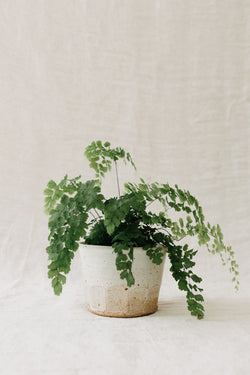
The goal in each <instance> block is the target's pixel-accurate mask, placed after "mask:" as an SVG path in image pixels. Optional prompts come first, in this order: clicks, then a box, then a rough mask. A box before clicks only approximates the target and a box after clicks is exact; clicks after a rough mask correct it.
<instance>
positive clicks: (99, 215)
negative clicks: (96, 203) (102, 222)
mask: <svg viewBox="0 0 250 375" xmlns="http://www.w3.org/2000/svg"><path fill="white" fill-rule="evenodd" d="M94 211H95V213H96V215H97V216H98V217H99V219H101V216H100V215H99V213H98V212H97V211H96V209H95V208H94Z"/></svg>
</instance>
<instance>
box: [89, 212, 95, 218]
mask: <svg viewBox="0 0 250 375" xmlns="http://www.w3.org/2000/svg"><path fill="white" fill-rule="evenodd" d="M89 213H90V215H91V216H93V218H94V220H96V217H95V215H94V214H93V213H92V212H91V211H89Z"/></svg>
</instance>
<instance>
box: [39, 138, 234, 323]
mask: <svg viewBox="0 0 250 375" xmlns="http://www.w3.org/2000/svg"><path fill="white" fill-rule="evenodd" d="M85 156H86V157H87V159H88V160H89V162H90V167H91V168H93V169H94V171H95V177H96V179H94V180H88V181H86V182H85V183H83V182H81V176H78V177H76V178H73V179H69V178H68V176H67V175H66V176H65V177H64V178H63V179H62V181H61V182H59V184H57V183H56V182H55V181H53V180H51V181H49V182H48V184H47V188H46V189H45V190H44V194H45V196H46V197H45V212H46V213H47V214H48V215H49V230H50V234H49V237H48V239H49V242H50V243H49V246H48V247H47V253H48V257H49V260H50V264H49V266H48V268H49V271H48V277H49V278H51V279H52V287H53V289H54V292H55V294H57V295H59V294H60V293H61V292H62V285H63V284H65V282H66V276H65V275H66V274H67V273H68V272H69V271H70V266H71V260H72V259H73V258H74V254H75V252H76V251H77V249H78V247H79V242H80V241H84V242H85V243H86V244H94V245H106V246H112V247H113V248H114V253H115V258H114V263H115V266H116V269H117V271H118V272H119V273H120V278H121V279H125V280H126V282H127V285H128V287H130V286H132V285H134V284H135V280H134V276H133V249H134V247H142V248H143V249H144V251H145V253H146V255H147V256H148V257H149V258H150V259H151V261H152V262H153V263H155V264H157V265H159V264H161V262H162V259H163V256H164V253H165V252H166V253H167V255H168V257H169V260H170V264H171V268H170V271H171V273H172V275H173V277H174V279H175V280H176V281H177V283H178V287H179V289H180V290H183V291H184V292H185V293H186V299H187V306H188V309H189V311H190V312H191V314H192V315H195V316H197V317H198V318H202V317H203V316H204V307H203V304H202V302H203V296H202V294H201V293H202V291H203V289H202V288H201V287H199V286H198V285H200V283H201V281H202V279H201V277H199V276H197V275H196V274H195V273H194V272H193V269H194V266H195V261H194V257H195V255H196V253H197V250H195V249H193V248H190V247H189V245H188V243H186V241H185V239H186V238H187V237H190V236H191V237H196V238H197V240H198V245H199V246H201V245H205V246H206V247H207V249H208V251H209V252H211V253H212V254H216V253H217V254H219V255H220V257H221V259H222V263H223V265H225V264H229V267H230V268H229V269H230V272H232V273H233V278H232V281H233V282H234V283H235V288H236V289H238V285H239V281H238V278H237V276H238V274H239V273H238V268H239V266H238V264H237V263H236V261H235V259H234V252H233V251H232V249H231V247H230V246H226V245H225V244H224V241H223V234H222V231H221V228H220V226H219V225H211V224H210V223H209V222H206V221H205V217H204V214H203V210H202V207H201V206H200V204H199V202H198V200H197V199H196V198H195V197H194V196H193V195H191V194H190V192H189V191H188V190H183V189H180V188H179V187H178V186H177V185H174V186H170V185H169V184H168V183H165V184H159V183H158V182H155V183H152V184H148V183H146V182H145V181H144V180H143V179H140V182H139V183H138V184H135V183H126V184H125V185H124V192H123V193H122V195H121V192H120V184H119V178H118V173H117V161H118V160H119V159H121V160H122V161H123V162H124V163H125V164H126V163H130V164H131V165H132V166H133V167H134V168H135V164H134V162H133V160H132V158H131V156H130V154H129V153H127V152H125V151H124V150H123V149H122V148H120V147H117V148H114V149H112V148H111V147H110V143H109V142H105V143H104V144H103V143H102V142H101V141H97V142H92V143H91V145H89V146H88V147H87V148H86V150H85ZM112 165H114V166H115V169H116V177H117V187H118V196H117V197H112V198H108V199H106V198H105V197H104V196H103V195H102V194H101V184H102V179H103V178H104V177H105V174H106V173H107V172H108V171H110V170H111V167H112ZM155 201H158V202H159V203H160V204H161V205H162V211H160V212H158V213H155V212H152V211H151V210H150V208H151V207H149V206H150V205H151V204H152V203H153V202H155ZM170 209H173V210H174V211H175V212H176V215H175V217H177V218H176V219H172V218H171V217H170V212H169V211H170Z"/></svg>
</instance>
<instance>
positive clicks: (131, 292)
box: [79, 244, 165, 317]
mask: <svg viewBox="0 0 250 375" xmlns="http://www.w3.org/2000/svg"><path fill="white" fill-rule="evenodd" d="M79 250H80V255H81V260H82V269H83V278H84V287H85V302H86V307H87V309H88V310H89V311H91V312H93V313H95V314H98V315H104V316H114V317H134V316H141V315H147V314H151V313H153V312H155V311H156V310H157V307H158V297H159V291H160V286H161V281H162V273H163V267H164V262H165V255H164V257H163V262H162V263H161V264H160V265H156V264H153V263H152V261H151V260H150V259H149V257H148V256H147V255H146V251H145V250H143V249H142V248H140V247H137V248H134V261H133V265H132V272H133V275H134V278H135V285H133V286H132V287H127V282H126V280H121V279H120V275H119V272H118V271H117V270H116V265H115V259H116V254H115V253H113V250H114V249H113V248H112V247H111V246H96V245H84V244H80V248H79Z"/></svg>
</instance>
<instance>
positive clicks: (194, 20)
mask: <svg viewBox="0 0 250 375" xmlns="http://www.w3.org/2000/svg"><path fill="white" fill-rule="evenodd" d="M0 114H1V127H0V150H1V158H0V169H1V173H0V189H1V211H0V213H1V215H0V239H1V242H0V280H1V282H0V303H1V310H0V315H1V323H2V327H1V338H2V339H1V342H0V348H1V353H0V369H1V370H2V371H1V373H2V374H11V375H14V374H17V373H18V374H26V375H29V374H35V373H36V374H53V375H54V374H56V375H57V374H59V373H60V374H64V373H65V374H66V373H67V374H70V375H71V374H83V373H84V374H85V373H86V374H90V373H93V374H95V373H96V374H102V373H103V374H106V373H109V374H115V373H116V372H117V369H119V371H120V374H123V373H124V374H125V373H127V372H130V373H132V374H140V373H142V371H144V373H145V374H147V373H152V371H155V372H156V373H158V372H159V373H160V372H161V371H165V370H166V369H167V368H169V369H171V370H172V371H174V372H173V373H175V374H177V373H179V372H178V371H180V373H181V374H185V373H189V372H188V371H189V370H190V371H191V370H192V373H195V371H197V372H200V371H202V372H203V373H206V371H208V372H207V373H212V372H209V371H213V373H216V371H218V373H223V371H225V373H227V374H231V373H232V374H234V373H236V371H238V372H237V373H238V374H246V373H249V372H247V371H248V370H249V369H248V370H247V366H248V363H249V361H248V359H249V358H248V354H247V351H246V348H247V346H249V326H247V324H246V323H247V322H248V323H249V318H248V316H249V313H250V305H249V291H248V289H249V281H250V278H249V266H250V262H249V246H250V224H249V222H250V117H249V116H250V1H249V0H221V1H215V0H207V1H197V0H196V1H194V0H185V1H181V0H126V1H125V0H99V1H98V0H74V1H73V0H72V1H66V0H37V1H32V0H11V1H4V0H1V1H0ZM97 139H101V140H109V141H110V142H111V144H112V145H113V146H118V145H119V146H122V147H124V148H125V149H126V150H127V151H129V152H130V153H131V154H132V156H133V158H134V161H135V163H136V165H137V169H138V172H137V173H136V172H134V171H133V170H132V169H131V168H130V167H126V168H123V166H122V165H120V166H119V174H120V180H121V182H122V183H124V182H125V181H129V180H131V181H136V180H138V178H139V177H143V178H144V179H145V180H147V181H149V182H153V181H159V182H169V183H170V184H175V183H177V184H178V185H179V186H180V187H183V188H185V189H189V190H190V191H191V192H192V193H193V194H194V195H195V196H197V198H198V199H199V201H200V203H201V205H202V206H203V207H204V213H205V216H206V219H208V220H209V221H211V222H212V223H217V222H218V223H220V224H221V227H222V230H223V232H224V235H225V242H226V243H228V244H232V247H233V249H234V250H235V252H236V257H237V260H238V262H239V263H240V272H241V276H240V281H241V289H240V292H239V293H238V295H235V293H234V292H233V286H232V285H231V281H230V278H231V277H230V275H229V272H228V269H224V268H223V267H222V266H221V265H220V264H219V259H218V258H216V256H215V257H212V256H211V255H208V254H207V251H206V249H205V248H204V249H202V251H201V253H200V254H199V255H198V258H197V260H198V261H199V262H200V266H198V269H199V271H200V274H201V276H202V277H203V278H204V288H205V289H206V292H205V293H206V297H207V300H206V301H207V302H206V303H207V305H206V306H207V321H206V320H204V321H203V322H197V321H196V320H194V319H193V318H191V317H189V313H188V312H187V311H186V308H185V297H184V295H183V294H182V293H181V292H179V291H178V289H177V287H176V286H175V284H174V282H172V281H171V279H170V276H169V274H168V273H167V269H168V266H169V265H168V264H166V272H165V277H164V280H163V287H162V297H161V302H160V309H159V312H158V313H157V314H155V315H154V316H152V317H147V318H139V319H136V320H119V319H118V320H114V319H113V320H112V319H111V320H109V319H108V320H105V318H100V319H99V317H95V316H92V315H91V314H90V313H87V312H86V311H85V310H84V307H83V304H84V297H83V294H82V279H81V278H82V276H81V272H80V260H79V254H76V257H75V259H74V261H73V264H72V272H71V274H70V275H69V276H68V280H67V284H66V285H65V288H64V292H63V295H62V296H61V297H59V298H58V297H56V296H54V295H53V293H52V289H51V286H50V282H49V281H48V280H47V269H46V267H47V254H46V252H45V248H46V246H47V236H48V230H47V217H46V216H45V215H44V213H43V190H44V188H45V185H46V183H47V182H48V180H49V179H51V178H53V179H55V180H56V181H59V180H60V179H61V178H63V176H64V175H65V174H66V173H68V174H69V176H72V177H75V176H77V175H79V174H82V176H83V178H84V179H86V178H91V177H93V174H92V172H91V170H89V168H88V162H87V160H86V159H85V158H84V155H83V152H84V149H85V147H86V146H87V145H88V144H89V143H90V142H91V141H92V140H97ZM104 191H105V194H106V195H107V196H111V195H112V194H116V184H115V176H114V174H113V173H111V174H110V175H109V176H108V177H107V181H105V183H104ZM216 296H217V297H216ZM221 301H223V303H222V302H221ZM223 319H224V322H223ZM119 322H121V323H119ZM202 324H203V325H202ZM209 324H210V325H209ZM89 325H91V327H92V329H93V331H90V328H89ZM164 326H165V327H166V332H165V333H163V332H162V331H163V330H164V329H163V327H164ZM173 326H174V329H173ZM247 327H248V328H247ZM218 332H220V335H219V336H220V339H219V338H218V337H217V339H216V338H215V337H216V335H217V333H218ZM222 337H224V339H222ZM183 340H184V341H183ZM131 342H132V343H133V345H132V344H131ZM183 342H187V343H188V344H187V347H186V348H185V347H183ZM129 345H132V346H129ZM180 348H181V354H180ZM220 350H221V352H220V353H221V354H220V355H219V354H218V352H219V351H220ZM193 351H195V352H196V353H198V355H197V357H196V359H195V358H193V360H192V361H190V358H191V357H192V352H193ZM228 353H229V357H228ZM145 355H146V357H147V359H148V361H149V362H148V365H146V364H145V361H144V356H145ZM179 356H181V358H182V360H183V361H181V362H180V361H179ZM190 356H191V357H190ZM210 358H214V361H212V362H211V361H210ZM187 359H189V369H188V368H187V367H186V365H185V361H187ZM206 361H209V363H210V365H209V366H208V367H207V366H205V365H204V364H205V363H207V362H206ZM204 366H205V367H204ZM164 369H165V370H164ZM240 371H241V372H240Z"/></svg>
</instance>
